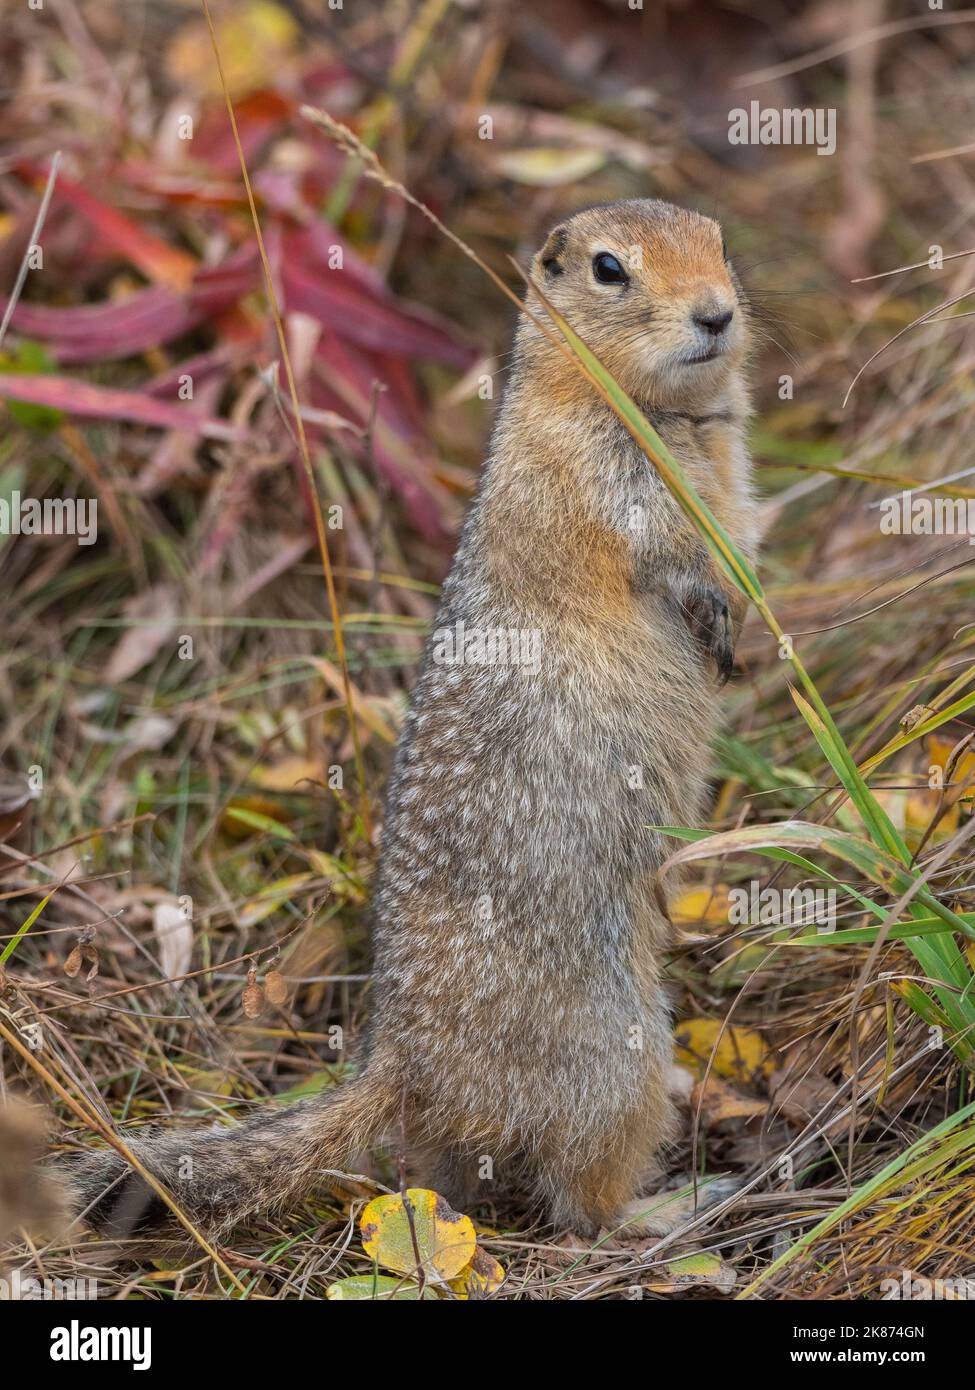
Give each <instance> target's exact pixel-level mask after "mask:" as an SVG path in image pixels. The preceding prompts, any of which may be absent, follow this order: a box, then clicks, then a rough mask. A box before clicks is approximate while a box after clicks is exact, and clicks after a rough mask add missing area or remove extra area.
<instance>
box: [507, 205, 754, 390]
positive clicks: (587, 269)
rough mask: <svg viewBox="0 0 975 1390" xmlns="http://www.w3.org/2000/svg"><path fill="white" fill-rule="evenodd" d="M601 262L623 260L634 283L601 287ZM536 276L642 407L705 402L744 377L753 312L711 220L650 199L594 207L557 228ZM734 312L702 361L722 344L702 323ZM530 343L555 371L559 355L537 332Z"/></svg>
mask: <svg viewBox="0 0 975 1390" xmlns="http://www.w3.org/2000/svg"><path fill="white" fill-rule="evenodd" d="M600 253H609V254H611V255H612V256H614V257H615V258H616V259H617V260H618V261H619V263H620V265H621V266H622V268H623V270H624V272H625V274H626V277H627V279H626V283H624V284H600V283H599V281H598V280H597V279H596V277H595V275H594V274H593V260H594V258H595V257H596V256H597V255H599V254H600ZM532 275H533V278H534V279H535V280H536V281H537V283H538V284H539V286H540V287H541V288H542V290H543V292H544V294H545V296H546V298H548V299H550V300H551V302H552V303H553V304H554V306H555V307H556V308H557V309H559V310H560V311H561V313H562V314H563V315H564V316H565V317H566V318H567V319H568V321H569V322H570V323H571V324H572V325H573V327H575V329H576V331H577V332H578V333H580V334H581V335H582V336H583V337H584V338H585V341H586V343H587V345H588V346H589V347H590V348H591V349H592V350H593V352H595V353H596V355H597V356H598V357H599V358H600V359H601V360H602V362H603V364H604V365H605V366H606V367H608V368H609V370H610V371H611V372H612V373H613V375H614V376H615V377H616V379H617V380H618V381H619V382H620V384H621V385H622V386H624V387H625V389H626V390H627V391H628V392H629V393H630V395H633V396H635V397H636V399H637V400H639V401H640V402H641V403H647V404H649V405H651V406H654V407H667V406H670V405H673V404H674V403H675V402H676V403H679V404H680V405H682V406H684V407H687V406H689V405H690V404H691V403H693V402H707V401H709V400H711V399H713V397H714V394H715V392H716V391H717V390H718V389H719V388H720V387H721V386H723V385H724V384H725V383H726V382H727V381H728V380H729V379H730V377H731V376H732V375H733V374H734V373H735V372H736V371H737V370H739V369H740V368H741V365H742V362H743V359H744V356H745V353H746V351H747V348H748V342H749V333H748V323H747V306H746V305H745V303H744V302H743V296H742V294H741V286H740V285H739V283H738V279H737V276H736V275H735V273H734V270H733V269H732V267H731V265H730V263H729V262H728V260H727V259H726V256H725V246H724V240H723V238H722V234H721V228H720V226H719V225H718V223H717V222H715V221H713V220H712V219H711V218H710V217H702V216H701V215H700V214H699V213H696V212H690V211H688V210H687V209H685V208H675V207H673V206H672V205H671V204H669V203H663V202H659V201H657V200H651V199H643V200H638V201H632V202H623V203H611V204H609V205H608V206H605V207H597V208H590V209H588V210H587V211H586V212H580V213H577V214H576V216H575V217H572V218H570V219H569V220H568V221H566V222H563V223H561V224H560V225H559V226H558V227H555V228H553V230H552V231H551V232H550V233H549V235H548V237H547V238H546V241H545V244H544V246H543V247H542V248H541V250H540V251H539V252H538V254H537V255H536V256H535V258H534V260H533V262H532ZM539 307H540V306H539ZM729 310H730V311H731V312H732V315H733V317H732V320H731V323H730V324H729V326H728V330H727V333H726V334H724V335H722V340H721V344H720V350H719V352H718V354H717V355H716V356H715V357H714V359H713V360H711V361H708V362H699V361H696V360H695V359H696V358H699V357H700V356H701V355H702V353H703V352H705V351H708V350H710V349H711V348H712V347H713V346H714V343H713V342H711V341H709V334H708V333H707V332H706V331H703V332H702V330H701V328H700V326H699V325H698V324H696V323H695V316H704V317H707V316H714V315H718V314H723V313H727V312H728V311H729ZM523 339H524V341H525V342H526V344H528V343H530V344H531V348H530V350H531V352H532V354H533V355H535V354H536V353H537V354H538V355H539V356H540V357H542V358H547V359H552V360H553V365H554V358H553V354H555V353H556V349H555V348H554V347H552V346H551V345H550V344H549V343H547V341H546V340H545V339H544V337H543V336H542V335H541V333H539V331H538V329H537V328H535V327H534V326H533V325H530V324H526V326H525V327H524V329H523Z"/></svg>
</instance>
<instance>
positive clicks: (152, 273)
mask: <svg viewBox="0 0 975 1390" xmlns="http://www.w3.org/2000/svg"><path fill="white" fill-rule="evenodd" d="M21 167H23V168H26V169H27V171H28V172H30V173H32V174H34V175H36V176H38V177H40V173H41V171H40V169H39V168H38V167H36V166H34V165H30V164H28V165H22V166H21ZM54 202H55V203H59V202H60V203H68V204H70V206H71V207H73V208H75V209H76V211H78V212H80V213H81V215H82V217H84V218H86V220H87V221H88V222H90V223H91V225H92V226H93V227H94V228H95V230H96V231H97V232H98V233H99V235H100V236H101V238H102V240H103V241H105V242H106V243H107V244H108V245H109V246H110V247H111V248H112V249H113V250H114V251H117V252H118V253H119V254H120V255H122V256H124V257H125V258H126V260H128V261H130V262H131V264H132V265H134V266H137V267H138V269H139V270H141V271H142V273H143V274H144V275H145V276H146V277H147V279H149V280H153V281H155V282H156V284H159V285H168V286H169V287H170V288H171V289H176V290H185V289H187V288H188V287H189V285H190V282H191V281H192V279H193V275H194V272H195V271H196V268H197V262H196V260H195V259H194V257H193V256H191V255H189V254H188V253H187V252H186V251H181V250H178V249H177V248H176V247H173V246H170V245H168V244H167V243H166V242H165V241H163V240H162V239H161V238H159V237H157V236H153V235H152V233H151V232H147V231H146V230H145V229H144V228H143V227H140V226H139V224H138V223H137V222H133V221H132V220H131V219H130V218H128V217H126V216H125V215H124V213H121V212H118V211H117V210H116V209H115V208H112V207H109V206H108V204H107V203H104V202H102V200H101V199H100V198H96V197H95V195H94V194H93V193H89V191H88V189H87V188H84V187H82V185H81V184H80V183H75V181H74V179H69V178H68V177H67V176H66V175H64V174H61V175H59V177H58V181H57V184H56V185H55V189H54Z"/></svg>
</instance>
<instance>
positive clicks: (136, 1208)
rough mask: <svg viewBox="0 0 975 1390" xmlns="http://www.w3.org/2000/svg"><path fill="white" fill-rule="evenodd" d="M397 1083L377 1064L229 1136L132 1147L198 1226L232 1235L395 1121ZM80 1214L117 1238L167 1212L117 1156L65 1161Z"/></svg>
mask: <svg viewBox="0 0 975 1390" xmlns="http://www.w3.org/2000/svg"><path fill="white" fill-rule="evenodd" d="M400 1100H401V1094H400V1086H399V1082H398V1079H397V1077H396V1075H395V1073H394V1071H393V1070H392V1069H391V1068H387V1067H384V1066H383V1065H381V1064H380V1063H379V1062H378V1060H377V1061H375V1062H371V1063H370V1065H369V1066H368V1067H367V1068H366V1070H365V1071H364V1072H363V1073H362V1074H361V1075H360V1076H358V1077H356V1078H355V1079H354V1080H352V1081H349V1082H346V1083H345V1084H344V1085H342V1086H339V1087H337V1088H336V1089H335V1090H330V1091H325V1092H323V1093H322V1094H321V1095H318V1096H315V1097H313V1098H312V1099H310V1100H305V1101H299V1102H298V1103H296V1104H295V1105H290V1106H287V1107H286V1108H284V1109H280V1110H278V1109H272V1110H271V1111H270V1112H269V1113H268V1112H265V1113H262V1114H260V1115H258V1116H255V1117H254V1118H253V1119H250V1120H248V1121H246V1122H245V1123H244V1124H241V1125H235V1126H233V1127H232V1128H220V1129H189V1130H174V1131H171V1132H169V1133H166V1134H161V1135H153V1136H151V1137H148V1138H144V1139H137V1140H134V1141H132V1142H130V1143H129V1147H130V1148H131V1149H132V1151H133V1153H134V1154H135V1156H136V1158H138V1160H139V1161H140V1163H142V1164H143V1165H144V1166H145V1168H146V1169H147V1170H148V1171H149V1172H150V1173H151V1174H152V1175H153V1176H154V1177H156V1178H158V1179H159V1180H160V1181H161V1182H162V1183H163V1184H164V1185H165V1186H166V1187H167V1188H168V1189H169V1191H170V1193H171V1194H172V1196H173V1198H174V1199H175V1201H176V1202H177V1204H178V1205H179V1206H180V1207H181V1209H182V1210H183V1211H184V1212H185V1214H186V1215H187V1216H188V1217H189V1218H190V1220H191V1221H193V1223H194V1224H195V1225H198V1226H200V1227H202V1228H203V1229H205V1230H206V1231H209V1232H219V1231H223V1230H227V1229H229V1228H230V1227H232V1226H234V1225H236V1224H237V1223H239V1222H241V1221H244V1220H246V1218H247V1217H249V1216H252V1215H254V1214H256V1213H258V1212H261V1211H266V1210H269V1209H270V1208H272V1207H280V1206H282V1205H284V1204H286V1203H287V1202H289V1201H293V1200H295V1199H296V1198H298V1197H300V1196H302V1195H303V1194H304V1193H305V1192H307V1191H308V1190H309V1189H310V1188H312V1187H313V1186H314V1185H315V1183H316V1182H318V1181H321V1180H322V1178H323V1177H324V1176H325V1175H326V1174H327V1173H328V1172H329V1170H335V1169H341V1168H342V1166H343V1165H344V1164H346V1163H347V1162H348V1161H349V1159H350V1158H352V1157H353V1155H354V1154H356V1153H358V1152H359V1151H360V1150H362V1149H364V1148H366V1147H367V1146H368V1145H369V1143H370V1142H371V1141H373V1140H375V1139H376V1138H378V1137H379V1136H380V1135H381V1134H382V1132H383V1131H384V1130H386V1129H387V1128H389V1126H390V1125H391V1124H392V1123H393V1121H394V1120H395V1118H396V1116H397V1113H398V1111H399V1106H400ZM57 1171H58V1174H59V1176H60V1177H61V1179H62V1181H63V1182H64V1183H65V1185H66V1186H67V1188H68V1195H69V1200H70V1202H71V1204H72V1208H73V1210H74V1212H75V1213H76V1214H77V1215H79V1216H82V1217H83V1218H84V1220H85V1221H86V1222H87V1223H88V1224H89V1225H90V1226H93V1227H94V1228H95V1229H96V1230H99V1231H102V1232H104V1233H105V1234H107V1235H111V1236H112V1237H113V1238H116V1239H117V1238H121V1237H126V1236H132V1235H135V1234H141V1233H143V1232H145V1231H147V1230H150V1229H152V1228H153V1227H155V1226H158V1225H159V1224H160V1223H164V1222H166V1220H167V1218H168V1217H169V1216H171V1212H170V1209H169V1207H168V1206H167V1204H166V1203H165V1202H164V1201H163V1200H162V1198H161V1197H160V1196H159V1195H158V1193H157V1192H156V1191H155V1190H154V1189H153V1188H151V1187H150V1186H149V1184H148V1183H147V1182H146V1181H145V1179H144V1178H142V1177H141V1176H140V1174H139V1173H138V1172H136V1171H135V1170H134V1169H133V1168H132V1167H130V1165H129V1164H128V1163H127V1162H126V1161H125V1160H124V1159H123V1158H122V1157H121V1156H120V1155H119V1154H118V1153H116V1152H115V1150H114V1149H105V1150H103V1149H99V1150H97V1151H89V1152H88V1153H86V1154H83V1155H81V1156H79V1157H75V1156H71V1157H69V1158H67V1159H64V1160H62V1162H61V1163H60V1165H59V1167H58V1170H57Z"/></svg>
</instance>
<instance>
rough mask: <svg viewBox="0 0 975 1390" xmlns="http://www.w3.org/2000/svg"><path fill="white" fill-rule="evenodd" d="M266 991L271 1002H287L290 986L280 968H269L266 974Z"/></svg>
mask: <svg viewBox="0 0 975 1390" xmlns="http://www.w3.org/2000/svg"><path fill="white" fill-rule="evenodd" d="M264 992H265V994H266V995H267V997H268V1001H269V1003H271V1004H283V1003H285V1001H286V1000H287V998H288V986H287V983H286V981H285V978H284V976H283V975H282V974H281V972H280V971H279V970H269V971H268V972H267V974H266V975H265V976H264Z"/></svg>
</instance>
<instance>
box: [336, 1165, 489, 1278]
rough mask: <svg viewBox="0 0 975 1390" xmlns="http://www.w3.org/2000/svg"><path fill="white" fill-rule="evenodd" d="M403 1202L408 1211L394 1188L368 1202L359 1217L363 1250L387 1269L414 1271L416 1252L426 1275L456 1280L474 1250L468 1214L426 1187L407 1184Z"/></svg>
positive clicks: (475, 1246)
mask: <svg viewBox="0 0 975 1390" xmlns="http://www.w3.org/2000/svg"><path fill="white" fill-rule="evenodd" d="M406 1202H408V1203H409V1208H410V1210H409V1212H408V1211H407V1209H406V1205H405V1204H404V1200H403V1198H402V1196H400V1194H399V1193H398V1192H397V1193H390V1194H388V1195H384V1196H382V1197H375V1198H373V1200H372V1201H371V1202H369V1203H368V1205H367V1206H366V1207H365V1209H364V1210H363V1213H362V1216H361V1217H360V1219H359V1229H360V1231H361V1232H362V1247H363V1249H364V1250H365V1252H366V1254H367V1255H371V1256H372V1257H373V1259H374V1260H376V1261H377V1263H378V1264H381V1265H382V1266H383V1267H384V1268H385V1269H392V1270H395V1271H396V1273H397V1274H414V1273H415V1272H416V1267H417V1258H416V1257H417V1252H419V1256H420V1263H421V1264H422V1266H423V1270H424V1273H425V1274H426V1276H427V1278H428V1279H436V1280H443V1281H446V1280H450V1279H455V1278H456V1277H457V1275H458V1274H460V1272H461V1270H462V1269H463V1268H464V1266H465V1265H468V1264H470V1262H471V1260H472V1259H473V1258H474V1252H475V1250H476V1249H477V1239H476V1237H475V1235H474V1226H473V1223H472V1222H471V1219H470V1217H469V1216H461V1215H460V1214H459V1213H458V1212H456V1211H454V1210H452V1208H451V1207H449V1206H448V1205H447V1203H446V1202H445V1201H444V1199H443V1198H442V1197H441V1196H440V1195H439V1194H438V1193H436V1192H431V1191H430V1190H429V1189H428V1188H425V1187H410V1188H408V1189H407V1192H406ZM411 1217H412V1221H411ZM414 1242H415V1243H414Z"/></svg>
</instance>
